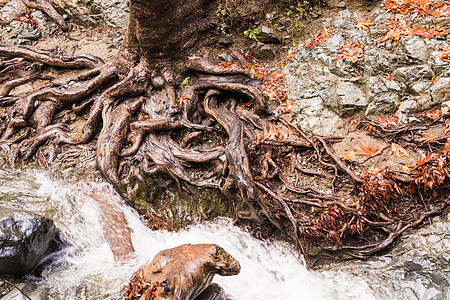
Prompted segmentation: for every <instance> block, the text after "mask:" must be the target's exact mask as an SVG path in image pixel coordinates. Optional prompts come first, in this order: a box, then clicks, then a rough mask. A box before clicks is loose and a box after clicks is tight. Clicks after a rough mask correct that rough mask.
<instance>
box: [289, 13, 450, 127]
mask: <svg viewBox="0 0 450 300" xmlns="http://www.w3.org/2000/svg"><path fill="white" fill-rule="evenodd" d="M391 17H392V14H390V13H389V12H387V11H386V10H383V9H379V8H377V9H375V10H374V11H373V12H372V13H371V14H370V15H369V16H368V17H367V21H368V22H371V23H373V25H371V26H368V27H367V28H361V27H358V25H359V24H358V20H360V19H361V17H360V16H358V15H357V14H355V13H351V12H350V11H348V10H344V11H341V12H339V13H338V14H337V16H336V17H334V18H327V19H325V20H324V23H323V27H324V28H327V29H328V31H327V33H326V36H325V37H324V36H319V37H317V36H316V37H315V38H316V39H318V41H319V42H318V43H317V41H316V43H314V41H313V39H310V40H307V41H305V43H304V44H302V45H299V46H297V47H296V48H293V49H292V50H291V53H293V54H294V53H295V55H292V56H293V57H292V59H291V60H290V61H289V62H288V63H287V64H286V66H285V68H284V73H286V77H285V79H286V84H287V85H288V89H289V94H288V99H289V100H291V101H293V103H294V108H293V115H294V117H295V118H296V121H297V122H298V124H299V125H300V126H301V127H302V128H303V129H304V130H305V131H307V132H310V133H314V134H319V135H328V134H333V132H334V131H335V130H336V129H338V127H339V126H340V125H341V124H342V123H343V118H347V117H351V116H353V115H355V114H356V113H359V112H361V111H364V112H365V113H366V114H367V115H387V114H395V115H396V116H397V117H398V119H399V120H400V121H402V122H404V123H407V122H409V120H410V119H411V118H412V117H411V116H410V115H411V114H414V113H418V112H421V111H424V110H427V109H431V108H433V107H436V106H439V105H440V104H441V103H444V102H445V101H448V100H449V99H450V98H449V97H450V96H449V95H450V90H449V86H450V64H449V63H448V62H443V61H442V60H440V59H439V50H442V49H444V50H445V49H449V47H450V42H449V38H448V36H447V39H446V40H443V39H442V38H440V39H436V38H430V39H426V38H422V37H418V36H403V37H401V38H400V39H399V42H398V45H396V46H395V45H394V44H393V43H389V42H383V43H381V42H377V41H378V40H379V39H380V38H381V37H383V35H384V34H385V33H386V32H387V30H388V27H387V26H386V25H385V23H384V22H385V21H386V20H388V19H389V18H391ZM396 17H400V18H401V17H402V16H401V15H399V16H396ZM418 19H420V18H418ZM442 19H445V20H446V21H445V24H448V23H449V22H450V17H443V18H442ZM413 25H414V26H417V27H420V26H421V25H423V24H413ZM348 45H352V46H355V47H357V48H359V49H360V52H357V53H359V55H358V56H357V55H353V57H345V56H344V57H342V55H341V54H340V50H341V49H343V51H344V50H346V51H349V49H350V48H349V46H348ZM355 49H356V48H355ZM350 52H351V51H350ZM341 53H342V52H341ZM347 53H348V52H347ZM353 53H356V52H353ZM444 109H445V108H444Z"/></svg>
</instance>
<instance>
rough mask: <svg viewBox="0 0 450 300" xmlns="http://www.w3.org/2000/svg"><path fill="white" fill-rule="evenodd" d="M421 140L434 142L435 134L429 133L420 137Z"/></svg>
mask: <svg viewBox="0 0 450 300" xmlns="http://www.w3.org/2000/svg"><path fill="white" fill-rule="evenodd" d="M419 140H421V141H422V142H424V143H428V142H432V141H434V136H432V135H427V136H424V137H422V138H420V139H419Z"/></svg>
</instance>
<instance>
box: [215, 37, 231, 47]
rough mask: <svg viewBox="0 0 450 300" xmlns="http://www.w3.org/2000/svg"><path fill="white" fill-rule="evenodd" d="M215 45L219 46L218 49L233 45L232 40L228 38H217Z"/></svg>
mask: <svg viewBox="0 0 450 300" xmlns="http://www.w3.org/2000/svg"><path fill="white" fill-rule="evenodd" d="M217 45H219V46H220V47H224V48H225V47H229V46H231V45H233V40H232V39H230V38H229V37H226V36H225V37H219V38H218V39H217Z"/></svg>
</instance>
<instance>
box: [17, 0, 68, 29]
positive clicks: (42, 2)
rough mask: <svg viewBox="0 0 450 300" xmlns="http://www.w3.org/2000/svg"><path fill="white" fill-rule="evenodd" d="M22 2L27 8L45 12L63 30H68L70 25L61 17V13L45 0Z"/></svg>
mask: <svg viewBox="0 0 450 300" xmlns="http://www.w3.org/2000/svg"><path fill="white" fill-rule="evenodd" d="M22 1H23V3H24V4H25V5H26V6H28V7H29V8H34V9H38V10H40V11H42V12H44V13H46V14H47V15H48V16H49V17H50V18H51V19H52V20H53V21H55V22H56V23H57V24H58V25H59V27H61V29H62V30H64V31H69V30H70V26H69V25H67V23H66V21H64V19H63V18H62V17H61V15H60V14H59V13H58V12H57V11H56V10H55V8H54V7H53V6H52V5H51V4H50V2H48V1H46V0H22Z"/></svg>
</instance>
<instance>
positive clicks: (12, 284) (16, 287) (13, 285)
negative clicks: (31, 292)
mask: <svg viewBox="0 0 450 300" xmlns="http://www.w3.org/2000/svg"><path fill="white" fill-rule="evenodd" d="M3 281H4V282H6V283H7V284H9V285H10V286H12V287H13V288H15V289H16V290H18V291H19V292H20V293H21V294H22V295H23V296H24V297H25V298H27V299H29V300H33V299H31V298H30V297H29V296H28V295H27V294H25V292H24V291H22V290H21V289H20V288H19V287H18V286H17V285H15V284H14V283H12V282H9V281H8V280H6V279H4V280H3Z"/></svg>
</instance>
